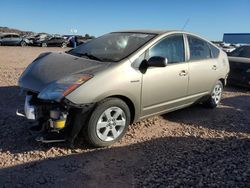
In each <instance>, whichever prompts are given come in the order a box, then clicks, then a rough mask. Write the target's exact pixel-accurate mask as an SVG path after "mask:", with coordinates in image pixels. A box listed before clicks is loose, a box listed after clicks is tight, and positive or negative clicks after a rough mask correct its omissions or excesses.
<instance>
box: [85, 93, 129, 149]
mask: <svg viewBox="0 0 250 188" xmlns="http://www.w3.org/2000/svg"><path fill="white" fill-rule="evenodd" d="M129 123H130V111H129V108H128V106H127V104H126V103H125V102H124V101H122V100H120V99H117V98H108V99H106V100H104V101H102V102H100V103H99V104H98V105H97V107H96V108H95V110H94V111H93V113H92V115H91V116H90V119H89V122H88V125H87V127H86V128H85V135H86V138H87V141H88V142H89V143H90V144H91V145H93V146H95V147H104V146H109V145H111V144H113V143H114V142H116V141H118V140H119V139H121V138H122V137H123V135H124V134H125V132H126V131H127V129H128V125H129Z"/></svg>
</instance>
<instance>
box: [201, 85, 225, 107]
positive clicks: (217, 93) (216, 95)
mask: <svg viewBox="0 0 250 188" xmlns="http://www.w3.org/2000/svg"><path fill="white" fill-rule="evenodd" d="M222 91H223V84H222V82H221V81H220V80H218V81H217V83H216V84H215V86H214V88H213V91H212V93H211V95H210V96H209V98H208V100H207V101H205V102H204V104H205V106H207V107H209V108H216V107H217V106H218V104H219V103H220V101H221V97H222Z"/></svg>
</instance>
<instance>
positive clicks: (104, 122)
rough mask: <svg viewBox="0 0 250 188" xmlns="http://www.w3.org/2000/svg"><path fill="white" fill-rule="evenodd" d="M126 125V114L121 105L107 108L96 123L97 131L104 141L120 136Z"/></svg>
mask: <svg viewBox="0 0 250 188" xmlns="http://www.w3.org/2000/svg"><path fill="white" fill-rule="evenodd" d="M125 126H126V115H125V113H124V111H123V110H122V109H121V108H119V107H110V108H108V109H106V110H105V111H104V112H103V113H102V114H101V116H100V117H99V119H98V121H97V124H96V133H97V136H98V137H99V139H101V140H102V141H106V142H107V141H113V140H115V139H116V138H118V137H119V136H120V135H121V133H122V132H123V131H124V128H125Z"/></svg>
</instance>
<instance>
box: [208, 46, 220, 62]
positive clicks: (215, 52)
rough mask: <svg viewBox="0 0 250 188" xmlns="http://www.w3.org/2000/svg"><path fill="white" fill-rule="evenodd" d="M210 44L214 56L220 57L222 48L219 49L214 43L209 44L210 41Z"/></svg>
mask: <svg viewBox="0 0 250 188" xmlns="http://www.w3.org/2000/svg"><path fill="white" fill-rule="evenodd" d="M208 46H209V48H210V50H211V52H212V56H213V57H214V58H217V57H219V54H220V50H219V49H218V48H216V47H215V46H214V45H212V44H209V43H208Z"/></svg>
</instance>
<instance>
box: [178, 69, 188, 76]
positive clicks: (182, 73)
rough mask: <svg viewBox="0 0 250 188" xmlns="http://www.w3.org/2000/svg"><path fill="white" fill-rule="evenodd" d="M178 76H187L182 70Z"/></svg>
mask: <svg viewBox="0 0 250 188" xmlns="http://www.w3.org/2000/svg"><path fill="white" fill-rule="evenodd" d="M179 75H180V76H186V75H187V71H185V70H182V71H181V72H180V73H179Z"/></svg>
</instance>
